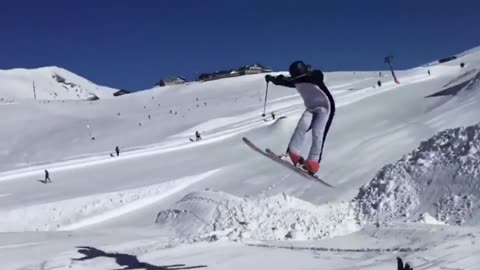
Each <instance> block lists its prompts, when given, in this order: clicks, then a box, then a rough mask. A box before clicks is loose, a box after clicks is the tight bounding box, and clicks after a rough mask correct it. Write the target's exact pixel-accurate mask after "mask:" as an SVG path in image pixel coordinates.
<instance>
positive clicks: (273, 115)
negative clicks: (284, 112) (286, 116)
mask: <svg viewBox="0 0 480 270" xmlns="http://www.w3.org/2000/svg"><path fill="white" fill-rule="evenodd" d="M271 115H272V120H275V112H274V111H272V113H271Z"/></svg>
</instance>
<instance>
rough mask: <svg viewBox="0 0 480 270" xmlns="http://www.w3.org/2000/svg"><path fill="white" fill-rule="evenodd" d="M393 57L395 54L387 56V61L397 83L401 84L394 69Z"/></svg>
mask: <svg viewBox="0 0 480 270" xmlns="http://www.w3.org/2000/svg"><path fill="white" fill-rule="evenodd" d="M392 59H393V56H391V55H390V56H387V57H385V63H387V64H388V67H389V68H390V71H391V72H392V76H393V80H394V81H395V83H396V84H400V82H399V81H398V79H397V76H395V72H394V71H393V67H392Z"/></svg>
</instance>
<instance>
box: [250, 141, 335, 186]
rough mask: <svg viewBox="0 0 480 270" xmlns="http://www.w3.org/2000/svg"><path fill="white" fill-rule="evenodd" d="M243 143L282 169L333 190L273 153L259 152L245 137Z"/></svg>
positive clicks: (323, 182) (268, 151) (320, 180)
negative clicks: (282, 167)
mask: <svg viewBox="0 0 480 270" xmlns="http://www.w3.org/2000/svg"><path fill="white" fill-rule="evenodd" d="M242 140H243V142H244V143H245V144H247V145H248V146H249V147H250V148H251V149H253V150H254V151H256V152H258V153H260V154H262V155H264V156H265V157H267V158H269V159H271V160H273V161H275V162H277V163H279V164H281V165H283V166H284V167H287V168H289V169H291V170H293V171H294V172H296V173H298V174H299V175H301V176H303V177H305V178H307V179H309V180H314V181H317V182H319V183H321V184H323V185H325V186H327V187H331V188H334V186H332V185H330V184H329V183H327V182H325V181H324V180H322V179H320V178H319V177H318V176H316V175H311V174H309V173H308V172H306V171H304V170H302V169H301V168H299V167H295V166H294V165H293V164H291V163H290V162H288V161H285V160H283V159H281V158H280V157H279V156H277V155H276V154H275V153H274V152H273V151H271V150H270V149H268V148H267V149H266V150H265V151H263V150H261V149H260V148H258V147H257V146H256V145H255V144H253V143H252V142H251V141H250V140H249V139H247V138H246V137H243V138H242Z"/></svg>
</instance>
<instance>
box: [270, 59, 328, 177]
mask: <svg viewBox="0 0 480 270" xmlns="http://www.w3.org/2000/svg"><path fill="white" fill-rule="evenodd" d="M289 73H290V77H286V76H283V75H279V76H271V75H266V76H265V80H266V81H267V83H268V82H272V83H273V84H275V85H281V86H286V87H291V88H296V89H297V91H298V92H299V93H300V95H301V97H302V98H303V101H304V104H305V107H306V110H305V112H304V113H303V115H302V117H301V118H300V120H299V121H298V124H297V127H296V128H295V131H294V132H293V135H292V137H291V139H290V143H289V145H288V148H287V153H288V155H289V156H290V159H291V160H292V162H293V164H294V165H295V166H297V165H301V166H302V167H303V169H305V170H307V171H308V172H309V173H310V174H315V173H317V172H318V170H319V169H320V161H321V160H322V153H323V147H324V145H325V139H326V137H327V133H328V131H329V129H330V126H331V124H332V120H333V117H334V115H335V102H334V100H333V97H332V95H331V94H330V91H329V90H328V88H327V86H326V85H325V83H324V82H323V73H322V71H320V70H312V69H311V67H310V66H309V65H306V64H305V63H304V62H303V61H295V62H293V63H292V64H291V65H290V68H289ZM308 131H312V145H311V148H310V152H309V154H308V156H307V159H306V160H305V159H304V158H303V157H302V156H301V155H300V150H301V147H302V144H303V140H304V138H305V134H306V133H307V132H308Z"/></svg>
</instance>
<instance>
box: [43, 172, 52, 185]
mask: <svg viewBox="0 0 480 270" xmlns="http://www.w3.org/2000/svg"><path fill="white" fill-rule="evenodd" d="M47 181H48V182H50V183H51V182H52V180H51V179H50V173H48V171H47V170H45V181H44V182H45V183H48V182H47Z"/></svg>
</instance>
